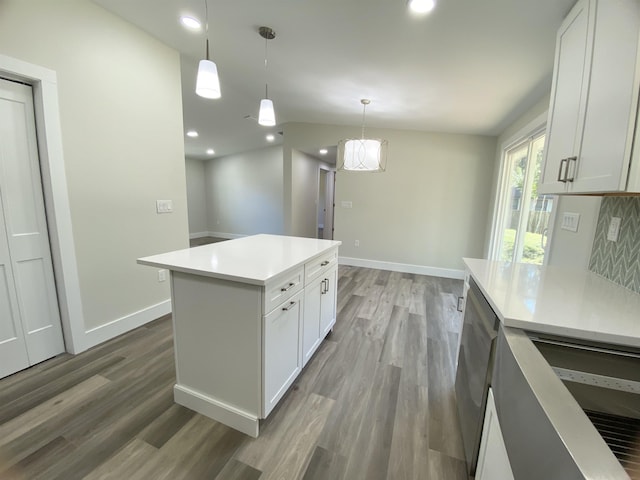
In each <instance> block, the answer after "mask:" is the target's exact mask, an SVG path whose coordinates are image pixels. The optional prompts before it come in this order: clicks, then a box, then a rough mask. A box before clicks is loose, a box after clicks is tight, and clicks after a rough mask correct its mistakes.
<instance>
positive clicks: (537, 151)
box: [490, 128, 555, 265]
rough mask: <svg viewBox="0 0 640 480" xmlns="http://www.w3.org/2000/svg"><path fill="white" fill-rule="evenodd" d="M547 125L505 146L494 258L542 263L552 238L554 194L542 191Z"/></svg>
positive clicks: (494, 232) (496, 214)
mask: <svg viewBox="0 0 640 480" xmlns="http://www.w3.org/2000/svg"><path fill="white" fill-rule="evenodd" d="M544 140H545V132H544V128H538V130H537V131H536V132H534V133H533V134H532V135H529V136H527V137H525V138H521V140H519V141H516V142H512V143H511V144H510V145H509V146H508V147H506V148H505V149H504V150H503V161H502V172H501V181H500V184H499V185H500V188H499V191H498V204H497V208H496V213H495V218H494V222H493V225H494V227H493V235H492V242H491V245H492V246H491V252H490V257H491V258H492V259H493V260H505V261H512V262H525V263H534V264H537V265H542V264H543V262H544V256H545V250H546V246H547V243H548V241H549V238H548V232H549V223H550V222H551V221H552V215H553V213H554V212H553V205H554V201H555V197H554V196H553V195H538V183H539V181H540V171H541V169H542V161H543V153H544Z"/></svg>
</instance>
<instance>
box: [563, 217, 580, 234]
mask: <svg viewBox="0 0 640 480" xmlns="http://www.w3.org/2000/svg"><path fill="white" fill-rule="evenodd" d="M579 223H580V214H579V213H571V212H564V213H563V214H562V225H561V226H560V228H562V229H563V230H569V231H570V232H577V231H578V224H579Z"/></svg>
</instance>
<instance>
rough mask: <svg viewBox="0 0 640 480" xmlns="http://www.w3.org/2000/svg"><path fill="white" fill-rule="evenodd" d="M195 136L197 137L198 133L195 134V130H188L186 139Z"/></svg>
mask: <svg viewBox="0 0 640 480" xmlns="http://www.w3.org/2000/svg"><path fill="white" fill-rule="evenodd" d="M197 136H198V132H196V131H195V130H189V131H188V132H187V137H191V138H196V137H197Z"/></svg>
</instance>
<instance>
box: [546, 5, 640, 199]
mask: <svg viewBox="0 0 640 480" xmlns="http://www.w3.org/2000/svg"><path fill="white" fill-rule="evenodd" d="M639 32H640V3H638V2H637V0H616V1H615V2H613V1H607V0H579V1H578V3H577V4H576V5H575V6H574V7H573V9H572V10H571V12H570V13H569V15H568V16H567V18H566V19H565V20H564V22H563V23H562V25H561V27H560V30H559V31H558V37H557V41H556V57H555V64H554V72H553V84H552V89H551V104H550V108H549V121H548V124H547V138H546V150H545V161H544V167H543V172H542V181H541V183H540V185H539V186H538V193H574V194H577V193H602V192H618V191H637V190H638V188H640V185H638V184H637V182H636V181H635V180H633V181H630V182H629V183H628V182H627V177H628V176H629V166H630V162H631V156H632V145H633V138H634V131H635V125H636V115H637V110H638V109H637V107H638V89H639V86H640V70H639V69H638V34H639ZM632 168H635V167H634V166H633V165H632ZM633 178H635V177H633Z"/></svg>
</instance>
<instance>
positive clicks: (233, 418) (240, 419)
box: [173, 385, 260, 438]
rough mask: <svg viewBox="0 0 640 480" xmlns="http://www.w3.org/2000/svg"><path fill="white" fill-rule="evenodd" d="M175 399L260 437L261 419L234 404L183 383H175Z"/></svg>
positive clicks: (205, 414)
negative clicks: (226, 402)
mask: <svg viewBox="0 0 640 480" xmlns="http://www.w3.org/2000/svg"><path fill="white" fill-rule="evenodd" d="M173 399H174V400H175V402H176V403H178V404H180V405H182V406H183V407H187V408H189V409H191V410H193V411H195V412H198V413H200V414H202V415H204V416H206V417H209V418H211V419H213V420H216V421H218V422H220V423H223V424H225V425H227V426H228V427H231V428H234V429H236V430H238V431H239V432H242V433H244V434H247V435H249V436H251V437H253V438H257V437H258V432H259V428H260V420H259V419H258V418H257V417H255V416H253V415H251V414H250V413H247V412H243V411H242V410H238V409H237V408H235V407H233V406H232V405H226V404H225V403H223V402H220V401H217V400H216V399H214V398H211V397H208V396H207V395H203V394H201V393H199V392H196V391H194V390H191V389H189V388H187V387H184V386H182V385H174V387H173Z"/></svg>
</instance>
